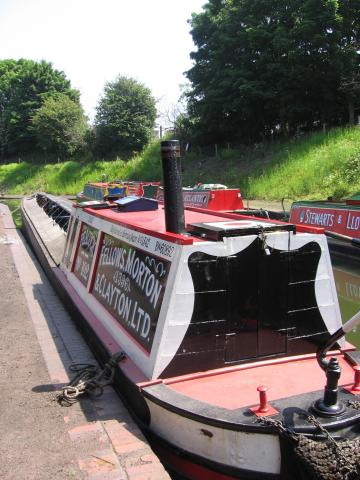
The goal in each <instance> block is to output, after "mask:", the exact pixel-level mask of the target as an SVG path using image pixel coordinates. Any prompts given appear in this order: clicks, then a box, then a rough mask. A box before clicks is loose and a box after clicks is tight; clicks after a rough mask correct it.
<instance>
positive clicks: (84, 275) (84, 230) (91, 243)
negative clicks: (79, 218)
mask: <svg viewBox="0 0 360 480" xmlns="http://www.w3.org/2000/svg"><path fill="white" fill-rule="evenodd" d="M98 233H99V232H98V230H97V229H95V228H94V227H90V226H89V225H87V224H86V223H83V224H82V226H81V233H80V242H79V249H78V252H77V255H76V262H75V267H74V274H75V275H76V277H77V278H78V279H79V280H80V282H81V283H82V284H83V285H85V286H86V285H87V284H88V281H89V277H90V271H91V265H92V263H93V259H94V254H95V248H96V241H97V237H98Z"/></svg>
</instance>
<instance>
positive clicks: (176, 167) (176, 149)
mask: <svg viewBox="0 0 360 480" xmlns="http://www.w3.org/2000/svg"><path fill="white" fill-rule="evenodd" d="M161 161H162V168H163V180H164V208H165V225H166V230H167V231H168V232H173V233H184V232H185V217H184V202H183V196H182V185H181V159H180V143H179V141H178V140H168V141H164V142H161Z"/></svg>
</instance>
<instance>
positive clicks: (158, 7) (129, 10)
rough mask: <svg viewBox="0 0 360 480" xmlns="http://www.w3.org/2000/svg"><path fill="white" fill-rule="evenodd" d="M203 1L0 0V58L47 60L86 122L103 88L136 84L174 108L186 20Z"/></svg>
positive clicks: (185, 65)
mask: <svg viewBox="0 0 360 480" xmlns="http://www.w3.org/2000/svg"><path fill="white" fill-rule="evenodd" d="M205 3H206V0H152V1H150V0H101V1H99V0H0V59H5V58H15V59H18V58H30V59H33V60H47V61H50V62H52V63H53V65H54V67H55V68H57V69H59V70H62V71H64V72H65V74H66V76H67V77H68V78H69V79H70V80H71V83H72V86H73V87H75V88H77V89H79V90H80V92H81V102H82V104H83V106H84V109H85V111H86V113H87V115H88V116H89V117H90V118H92V117H93V115H94V108H95V106H96V104H97V102H98V100H99V98H100V96H101V94H102V91H103V87H104V84H105V82H107V81H112V80H114V79H115V78H116V76H117V75H126V76H130V77H133V78H135V79H137V80H138V81H140V82H142V83H144V84H145V85H146V86H147V87H149V88H150V90H151V91H152V93H153V95H154V97H155V98H156V99H158V100H159V109H160V110H166V109H167V108H171V106H173V105H174V104H176V102H177V100H178V97H179V95H180V93H181V92H180V87H179V86H180V84H183V83H185V78H184V76H183V72H184V71H185V70H187V69H189V68H190V67H191V61H190V58H189V54H190V52H191V51H192V50H193V49H194V46H193V43H192V38H191V36H190V34H189V30H190V26H189V25H188V23H187V20H188V19H189V18H190V16H191V13H192V12H200V11H201V7H202V5H203V4H205Z"/></svg>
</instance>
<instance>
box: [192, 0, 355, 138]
mask: <svg viewBox="0 0 360 480" xmlns="http://www.w3.org/2000/svg"><path fill="white" fill-rule="evenodd" d="M356 2H358V0H277V1H276V2H274V1H273V0H209V1H208V3H207V4H206V5H205V6H204V10H203V12H201V13H200V14H194V15H193V16H192V19H191V21H190V23H191V27H192V30H191V33H192V36H193V40H194V43H195V45H196V47H197V50H196V51H195V52H192V54H191V58H192V59H193V61H194V65H193V67H192V68H191V69H190V70H189V71H188V72H187V77H188V79H189V80H190V82H191V85H192V89H191V91H190V92H189V94H188V101H189V103H188V108H189V114H190V116H191V117H192V118H193V120H194V122H195V124H196V128H197V132H198V134H200V135H201V137H200V140H202V141H204V142H206V141H210V140H211V141H212V142H221V141H233V140H237V141H241V142H243V141H250V142H251V141H257V140H259V139H262V138H263V137H264V136H266V135H270V134H271V133H273V132H274V131H278V130H279V129H281V131H282V132H287V133H290V134H291V133H293V132H295V131H296V130H297V128H299V127H302V128H312V126H313V125H314V123H315V122H318V123H320V122H321V123H327V124H337V123H338V122H339V121H340V122H341V121H345V118H346V116H347V113H346V110H347V107H346V103H347V102H346V101H345V95H344V91H343V90H342V89H341V88H340V86H341V81H342V78H343V76H344V75H345V74H346V78H353V77H352V76H351V75H350V76H349V72H351V73H353V72H354V65H355V63H356V60H354V58H356V57H357V63H358V55H356V54H355V52H356V46H355V45H356V42H358V38H359V36H358V35H359V31H358V29H357V28H355V26H354V25H356V22H357V23H358V18H359V8H358V6H357V7H356ZM345 4H346V8H345ZM356 12H357V13H356ZM356 19H357V20H356ZM346 32H347V33H346ZM346 36H347V37H350V38H351V42H352V43H351V42H349V41H347V42H346V41H345V40H344V38H345V37H346ZM354 38H355V39H356V40H355V41H354ZM345 45H346V48H345ZM346 49H347V50H348V51H346ZM349 51H350V53H349ZM350 57H351V59H352V60H351V61H349V60H348V59H349V58H350Z"/></svg>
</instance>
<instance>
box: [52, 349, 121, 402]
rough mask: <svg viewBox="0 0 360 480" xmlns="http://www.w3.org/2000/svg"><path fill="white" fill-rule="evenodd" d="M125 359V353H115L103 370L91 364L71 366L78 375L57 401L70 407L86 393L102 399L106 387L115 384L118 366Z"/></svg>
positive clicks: (63, 390)
mask: <svg viewBox="0 0 360 480" xmlns="http://www.w3.org/2000/svg"><path fill="white" fill-rule="evenodd" d="M125 358H126V355H125V353H124V352H118V353H115V354H114V355H113V356H112V357H111V358H110V360H109V361H108V362H107V363H106V364H105V366H104V368H103V369H100V368H99V367H97V366H96V365H94V364H91V363H73V364H71V365H70V367H69V368H70V370H71V371H72V372H76V375H75V377H74V378H73V379H72V380H71V382H70V383H69V385H67V386H66V387H63V388H62V390H61V393H60V394H59V395H58V397H57V401H58V402H59V403H60V404H61V405H63V406H66V407H69V406H71V405H73V404H74V403H75V402H77V401H78V399H79V396H80V395H84V394H85V393H87V394H88V395H91V396H93V397H100V396H101V395H102V394H103V392H104V387H106V386H107V385H110V384H111V383H113V381H114V376H115V367H116V365H117V364H118V363H119V362H121V361H122V360H124V359H125Z"/></svg>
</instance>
